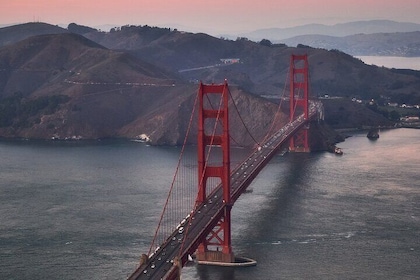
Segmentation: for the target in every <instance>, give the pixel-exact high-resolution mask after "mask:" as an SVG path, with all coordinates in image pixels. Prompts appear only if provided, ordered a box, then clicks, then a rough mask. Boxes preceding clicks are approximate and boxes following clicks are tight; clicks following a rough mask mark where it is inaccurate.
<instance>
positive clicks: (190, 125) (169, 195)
mask: <svg viewBox="0 0 420 280" xmlns="http://www.w3.org/2000/svg"><path fill="white" fill-rule="evenodd" d="M197 102H198V94H197V95H196V97H195V100H194V106H193V109H192V112H191V116H190V120H189V123H188V128H187V131H186V134H185V137H184V142H183V144H182V148H181V153H180V155H179V158H178V164H177V167H176V170H175V174H174V176H173V178H172V183H171V187H170V189H169V193H168V196H167V198H166V201H165V205H164V207H163V211H162V214H161V215H160V219H159V223H158V226H157V228H156V231H155V235H154V237H153V240H152V244H151V245H150V248H149V252H148V255H150V253H151V251H152V249H153V246H154V245H155V242H156V239H157V236H158V232H159V229H160V226H161V224H162V221H163V217H164V214H165V212H166V210H167V207H168V203H169V199H170V197H171V194H172V191H173V188H174V185H175V179H176V176H177V174H178V171H179V168H180V165H181V160H182V157H183V155H184V151H185V147H186V146H187V145H186V143H187V139H188V136H189V134H190V131H191V127H192V122H193V118H194V113H195V109H196V105H197Z"/></svg>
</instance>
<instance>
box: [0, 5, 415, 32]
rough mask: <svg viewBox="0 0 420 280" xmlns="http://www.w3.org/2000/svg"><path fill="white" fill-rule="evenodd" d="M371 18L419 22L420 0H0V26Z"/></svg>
mask: <svg viewBox="0 0 420 280" xmlns="http://www.w3.org/2000/svg"><path fill="white" fill-rule="evenodd" d="M260 2H262V3H263V4H261V3H260ZM401 3H403V4H401ZM372 19H388V20H394V21H400V22H414V23H420V1H419V0H402V1H394V0H352V1H347V2H344V1H342V0H294V1H293V2H292V1H290V0H288V1H286V0H263V1H255V0H229V1H222V0H213V1H204V0H201V1H200V0H195V1H193V0H183V1H182V2H181V1H180V0H119V1H115V0H102V1H91V0H37V1H34V0H1V3H0V24H15V23H25V22H33V21H40V22H46V23H50V24H59V25H67V24H69V23H71V22H75V23H78V24H82V25H87V26H92V27H97V26H101V25H106V24H110V25H115V26H122V25H126V24H133V25H145V24H147V25H151V26H159V27H171V28H178V29H181V30H185V31H193V32H207V33H209V34H214V35H216V34H227V33H240V32H249V31H253V30H256V29H261V28H271V27H279V28H282V27H291V26H298V25H303V24H309V23H321V24H329V25H332V24H335V23H343V22H349V21H358V20H372Z"/></svg>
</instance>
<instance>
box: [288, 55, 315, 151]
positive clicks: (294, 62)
mask: <svg viewBox="0 0 420 280" xmlns="http://www.w3.org/2000/svg"><path fill="white" fill-rule="evenodd" d="M308 69H309V64H308V56H307V55H306V54H305V55H292V56H291V58H290V121H293V120H294V118H295V115H298V114H299V113H296V111H298V110H299V111H302V110H303V113H304V118H305V120H308V118H309V101H308V100H309V86H308V80H309V75H308V73H309V70H308ZM308 131H309V126H305V127H304V128H302V129H301V130H299V131H298V133H296V134H295V135H294V136H293V137H292V138H290V142H289V150H290V151H294V152H310V148H309V135H308Z"/></svg>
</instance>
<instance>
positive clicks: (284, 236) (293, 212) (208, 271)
mask: <svg viewBox="0 0 420 280" xmlns="http://www.w3.org/2000/svg"><path fill="white" fill-rule="evenodd" d="M317 159H319V157H318V156H317V155H316V154H306V153H305V154H304V153H291V154H286V155H285V156H283V157H275V158H274V159H273V160H272V162H271V163H270V164H269V166H268V168H269V170H268V171H269V172H271V174H270V175H269V177H270V178H269V179H268V181H265V180H262V181H263V182H259V181H258V177H257V179H256V182H255V184H254V183H253V184H251V186H250V188H253V189H254V192H253V193H250V194H245V195H249V196H253V195H258V194H257V193H258V192H259V191H258V187H265V186H262V185H261V184H265V183H268V184H271V186H269V187H267V188H265V190H264V191H263V192H265V193H264V199H263V200H264V201H263V202H262V203H263V204H258V202H252V203H251V205H249V207H245V210H239V211H240V212H241V213H240V214H239V215H244V217H243V218H242V217H241V221H240V222H238V223H240V225H239V227H240V228H243V230H240V231H239V232H238V234H237V235H236V236H233V249H234V251H235V254H236V255H237V256H244V257H250V258H256V260H257V262H258V261H259V257H260V256H261V255H262V254H264V253H263V250H264V249H263V248H261V247H264V246H265V245H267V246H273V245H271V244H272V243H273V242H282V240H288V239H291V238H292V237H291V236H290V235H289V231H296V228H295V227H296V226H297V225H294V222H293V221H294V218H295V217H298V216H299V215H301V212H302V211H301V210H300V208H301V207H302V202H303V200H304V199H305V196H306V192H305V190H306V189H307V188H308V187H310V182H309V180H308V179H309V177H310V176H308V174H307V171H308V169H310V166H311V165H313V164H314V162H315V161H317ZM270 165H271V166H270ZM273 171H274V172H276V173H275V174H273ZM259 176H262V177H265V176H267V175H266V174H260V175H259ZM241 199H247V198H245V197H241V198H239V200H238V202H237V203H241ZM251 200H252V198H251ZM240 208H244V207H243V206H242V207H240ZM242 211H246V212H242ZM233 212H235V206H234V208H233ZM233 219H235V217H233ZM232 226H233V227H235V222H234V224H233V225H232ZM238 243H240V244H238ZM261 244H264V245H263V246H260V245H261ZM266 265H268V264H262V263H258V264H257V266H255V267H244V268H231V267H214V266H205V265H197V266H196V268H197V270H196V273H197V275H196V277H197V278H194V279H200V280H210V279H212V280H214V279H220V280H225V279H236V280H239V279H257V278H258V276H257V275H259V273H258V271H260V269H264V266H266ZM255 276H257V277H255ZM258 279H260V278H258Z"/></svg>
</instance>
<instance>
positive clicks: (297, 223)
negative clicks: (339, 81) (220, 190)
mask: <svg viewBox="0 0 420 280" xmlns="http://www.w3.org/2000/svg"><path fill="white" fill-rule="evenodd" d="M338 146H339V147H341V148H342V149H343V151H344V155H343V156H337V155H335V154H331V153H323V152H322V153H309V154H292V153H286V154H285V155H284V156H280V155H279V156H276V157H275V158H274V159H273V160H272V161H271V162H270V164H269V165H268V166H267V167H266V168H265V169H264V170H263V171H262V172H261V173H260V174H259V176H258V177H257V178H256V180H254V182H253V183H252V185H251V186H250V188H251V189H252V190H253V192H251V193H246V194H244V195H242V196H241V197H240V199H239V200H238V201H237V203H236V204H235V206H234V207H233V211H232V220H233V224H232V228H233V233H232V235H233V236H232V239H233V249H234V252H235V254H236V255H237V256H243V257H249V258H252V259H255V260H256V261H257V262H258V264H257V266H255V267H248V268H235V269H233V268H220V267H211V266H197V265H192V266H188V267H185V268H184V269H183V270H182V273H183V274H182V279H200V280H207V279H209V280H210V279H211V280H213V279H216V280H217V279H220V280H222V279H223V280H228V279H236V280H239V279H261V280H262V279H264V280H265V279H420V171H419V170H420V130H415V129H394V130H385V131H381V132H380V138H379V139H378V140H377V141H371V140H369V139H367V138H366V133H365V132H363V133H362V132H361V133H355V134H354V135H353V136H352V137H350V138H347V139H346V141H345V142H343V143H340V144H339V145H338ZM179 152H180V149H179V148H173V147H150V146H147V145H145V144H143V143H135V142H128V141H100V142H96V141H93V142H42V141H41V142H36V141H0V279H64V280H66V279H126V278H127V276H128V275H129V274H131V273H132V272H133V271H134V269H135V268H136V265H137V263H138V260H139V257H140V255H141V254H142V253H146V252H147V251H148V248H149V246H150V242H151V240H152V236H153V234H154V231H155V228H156V225H157V222H158V218H159V216H160V213H161V211H162V206H163V203H164V201H165V199H166V194H167V192H168V188H169V186H170V182H171V180H172V176H173V174H174V172H175V167H176V163H177V160H178V157H179ZM188 152H191V153H193V152H194V149H193V148H191V149H190V150H189V151H188Z"/></svg>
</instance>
